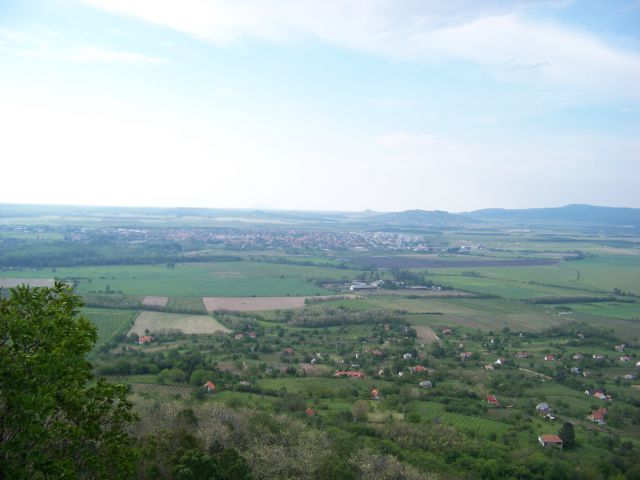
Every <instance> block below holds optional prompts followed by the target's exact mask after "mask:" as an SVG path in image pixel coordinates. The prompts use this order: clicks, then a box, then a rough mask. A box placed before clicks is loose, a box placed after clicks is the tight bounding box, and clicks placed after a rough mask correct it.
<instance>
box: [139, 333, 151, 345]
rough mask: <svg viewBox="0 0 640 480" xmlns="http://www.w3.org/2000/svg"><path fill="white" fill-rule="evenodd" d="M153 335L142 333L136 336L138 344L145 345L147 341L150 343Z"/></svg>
mask: <svg viewBox="0 0 640 480" xmlns="http://www.w3.org/2000/svg"><path fill="white" fill-rule="evenodd" d="M152 340H153V337H152V336H151V335H143V336H141V337H138V345H145V344H147V343H151V341H152Z"/></svg>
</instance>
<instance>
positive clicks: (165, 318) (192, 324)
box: [129, 312, 230, 336]
mask: <svg viewBox="0 0 640 480" xmlns="http://www.w3.org/2000/svg"><path fill="white" fill-rule="evenodd" d="M229 331H230V330H229V329H228V328H227V327H225V326H223V325H221V324H220V323H219V322H218V321H217V320H215V319H214V318H213V317H211V316H208V315H186V314H185V315H182V314H177V313H164V312H140V313H139V314H138V316H137V317H136V319H135V322H134V324H133V326H132V327H131V329H130V330H129V334H132V333H135V334H136V335H138V336H141V335H145V334H147V332H148V333H149V334H162V333H171V332H182V333H184V334H187V335H189V334H196V335H210V334H213V333H218V332H219V333H229Z"/></svg>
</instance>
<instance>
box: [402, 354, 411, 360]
mask: <svg viewBox="0 0 640 480" xmlns="http://www.w3.org/2000/svg"><path fill="white" fill-rule="evenodd" d="M402 358H404V359H405V360H411V359H412V358H413V354H411V353H405V354H403V355H402Z"/></svg>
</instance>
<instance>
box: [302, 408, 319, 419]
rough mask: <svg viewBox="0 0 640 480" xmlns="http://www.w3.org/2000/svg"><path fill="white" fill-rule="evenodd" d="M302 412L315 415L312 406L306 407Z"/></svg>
mask: <svg viewBox="0 0 640 480" xmlns="http://www.w3.org/2000/svg"><path fill="white" fill-rule="evenodd" d="M304 413H306V414H307V417H315V416H316V411H315V410H314V409H313V408H311V407H309V408H307V409H306V410H305V411H304Z"/></svg>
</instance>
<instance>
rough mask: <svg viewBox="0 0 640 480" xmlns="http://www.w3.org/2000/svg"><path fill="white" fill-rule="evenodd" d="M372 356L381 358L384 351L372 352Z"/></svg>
mask: <svg viewBox="0 0 640 480" xmlns="http://www.w3.org/2000/svg"><path fill="white" fill-rule="evenodd" d="M371 355H373V356H374V357H381V356H382V350H371Z"/></svg>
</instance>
